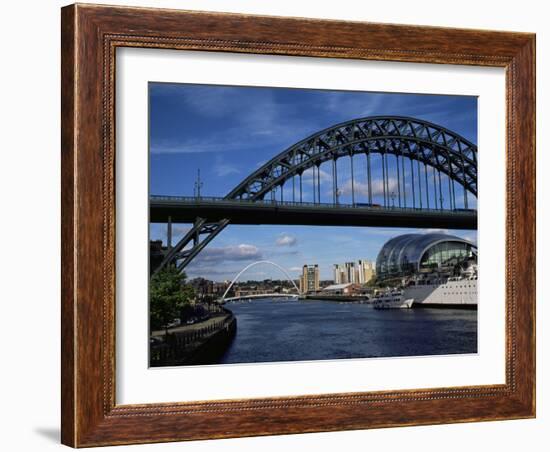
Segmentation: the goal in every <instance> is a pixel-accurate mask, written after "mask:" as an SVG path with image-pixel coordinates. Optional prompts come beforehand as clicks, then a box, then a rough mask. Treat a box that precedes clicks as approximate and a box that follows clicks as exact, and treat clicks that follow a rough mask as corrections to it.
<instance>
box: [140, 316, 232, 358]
mask: <svg viewBox="0 0 550 452" xmlns="http://www.w3.org/2000/svg"><path fill="white" fill-rule="evenodd" d="M236 331H237V319H236V318H235V316H234V315H233V313H232V312H231V311H230V310H228V309H225V308H221V307H216V310H215V312H213V313H212V314H211V315H210V317H209V318H208V319H206V320H203V321H199V322H196V323H193V324H183V325H179V326H175V327H172V328H169V329H168V334H166V331H165V330H157V331H153V332H152V333H151V336H150V349H149V350H150V352H149V353H150V355H149V363H150V366H151V367H158V366H180V365H190V364H195V365H197V364H212V363H215V362H217V361H218V360H219V359H220V357H221V356H222V355H223V354H224V353H225V351H226V350H227V347H228V346H229V344H231V342H232V341H233V338H234V336H235V333H236Z"/></svg>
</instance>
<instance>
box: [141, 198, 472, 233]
mask: <svg viewBox="0 0 550 452" xmlns="http://www.w3.org/2000/svg"><path fill="white" fill-rule="evenodd" d="M149 207H150V221H151V222H152V223H166V222H168V218H169V217H170V218H171V220H172V222H174V223H192V222H194V221H195V219H196V218H197V217H203V218H206V219H207V221H218V220H221V219H223V218H229V219H230V221H231V224H285V225H320V226H383V227H419V228H448V229H476V228H477V211H475V210H470V211H460V210H459V211H456V210H455V211H452V210H435V209H413V208H399V207H386V208H385V207H376V206H364V205H355V206H353V205H349V204H338V205H334V204H314V203H299V202H286V201H285V202H277V201H241V200H230V199H224V198H204V197H203V198H192V197H176V196H152V197H151V198H150V201H149Z"/></svg>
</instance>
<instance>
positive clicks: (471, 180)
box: [226, 116, 477, 201]
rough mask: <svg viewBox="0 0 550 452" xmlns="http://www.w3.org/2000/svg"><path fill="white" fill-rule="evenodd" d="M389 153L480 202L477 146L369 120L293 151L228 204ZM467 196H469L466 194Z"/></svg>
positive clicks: (397, 121)
mask: <svg viewBox="0 0 550 452" xmlns="http://www.w3.org/2000/svg"><path fill="white" fill-rule="evenodd" d="M357 154H365V155H367V156H370V154H381V155H382V156H386V155H388V154H392V155H395V156H396V158H397V159H398V158H399V157H401V158H405V159H409V160H416V161H418V162H421V163H422V164H424V165H426V166H430V167H432V168H433V169H434V170H437V171H439V172H441V173H444V174H446V175H447V176H448V177H449V179H451V180H453V181H454V182H457V183H458V184H460V185H462V186H463V187H464V190H465V191H468V192H470V193H471V194H472V195H474V196H475V197H477V146H476V145H475V144H473V143H471V142H470V141H468V140H466V139H465V138H463V137H462V136H460V135H458V134H457V133H455V132H453V131H451V130H449V129H446V128H444V127H442V126H440V125H437V124H434V123H431V122H428V121H424V120H420V119H416V118H411V117H406V116H370V117H365V118H359V119H353V120H350V121H347V122H343V123H340V124H336V125H334V126H331V127H328V128H326V129H324V130H321V131H319V132H316V133H314V134H313V135H311V136H309V137H307V138H305V139H304V140H302V141H299V142H298V143H296V144H294V145H292V146H290V147H289V148H287V149H286V150H284V151H283V152H281V153H280V154H278V155H277V156H275V157H274V158H272V159H271V160H270V161H269V162H267V163H266V164H264V165H263V166H262V167H260V168H259V169H258V170H256V171H254V172H253V173H252V174H251V175H249V176H248V177H247V178H246V179H244V180H243V181H242V182H241V183H240V184H239V185H237V186H236V187H235V188H234V189H233V190H232V191H231V192H230V193H229V194H227V196H226V199H247V200H251V201H255V200H262V199H264V197H265V196H266V194H268V193H269V192H271V191H272V190H274V189H275V188H278V187H282V186H283V185H284V183H285V182H286V181H287V180H289V179H291V178H293V177H294V176H296V175H300V176H301V174H302V173H303V172H304V171H306V170H308V169H310V168H313V171H315V167H317V169H318V168H319V166H320V165H321V164H322V163H324V162H326V161H329V160H333V161H336V160H337V159H339V158H341V157H344V156H353V155H357ZM465 197H466V194H465Z"/></svg>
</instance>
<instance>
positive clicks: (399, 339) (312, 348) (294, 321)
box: [221, 299, 477, 363]
mask: <svg viewBox="0 0 550 452" xmlns="http://www.w3.org/2000/svg"><path fill="white" fill-rule="evenodd" d="M226 307H227V308H228V309H230V310H231V311H233V313H234V314H235V316H236V317H237V335H236V336H235V339H234V341H233V343H232V344H231V346H230V348H229V349H228V350H227V352H226V353H225V355H224V356H223V358H222V360H221V363H257V362H276V361H302V360H319V359H338V358H371V357H392V356H423V355H424V356H425V355H446V354H457V353H476V352H477V311H473V310H472V311H470V310H461V309H429V308H416V309H415V308H413V309H390V310H376V309H373V308H372V306H370V305H367V304H358V303H338V302H334V301H321V300H307V301H297V300H294V301H281V300H280V299H265V300H254V301H252V302H250V303H248V302H245V303H233V304H228V305H226Z"/></svg>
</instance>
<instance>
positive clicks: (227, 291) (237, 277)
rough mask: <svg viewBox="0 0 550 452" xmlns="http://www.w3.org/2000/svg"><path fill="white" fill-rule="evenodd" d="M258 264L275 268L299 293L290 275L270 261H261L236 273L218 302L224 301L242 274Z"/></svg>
mask: <svg viewBox="0 0 550 452" xmlns="http://www.w3.org/2000/svg"><path fill="white" fill-rule="evenodd" d="M259 264H270V265H273V266H275V267H277V268H278V269H279V270H281V271H282V272H283V273H284V274H285V276H286V277H287V279H288V280H289V281H290V282H291V283H292V285H293V286H294V287H295V289H296V291H297V292H298V293H300V289H299V288H298V286H297V285H296V283H295V282H294V280H293V279H292V278H291V277H290V275H289V274H288V272H287V271H286V270H285V269H284V268H283V267H281V266H280V265H279V264H276V263H275V262H272V261H268V260H261V261H256V262H252V263H251V264H248V265H247V266H246V267H244V268H243V269H242V270H241V271H240V272H239V273H237V275H236V276H235V277H234V278H233V280H232V281H231V284H229V286H228V287H227V289H226V290H225V292H224V293H223V295H222V297H221V299H220V300H222V301H223V300H224V299H225V296H226V295H227V294H228V293H229V291H230V290H231V288H232V287H233V284H235V282H236V281H237V279H239V277H240V276H241V275H242V274H243V273H244V272H246V271H247V270H248V269H249V268H252V267H254V266H256V265H259Z"/></svg>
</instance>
